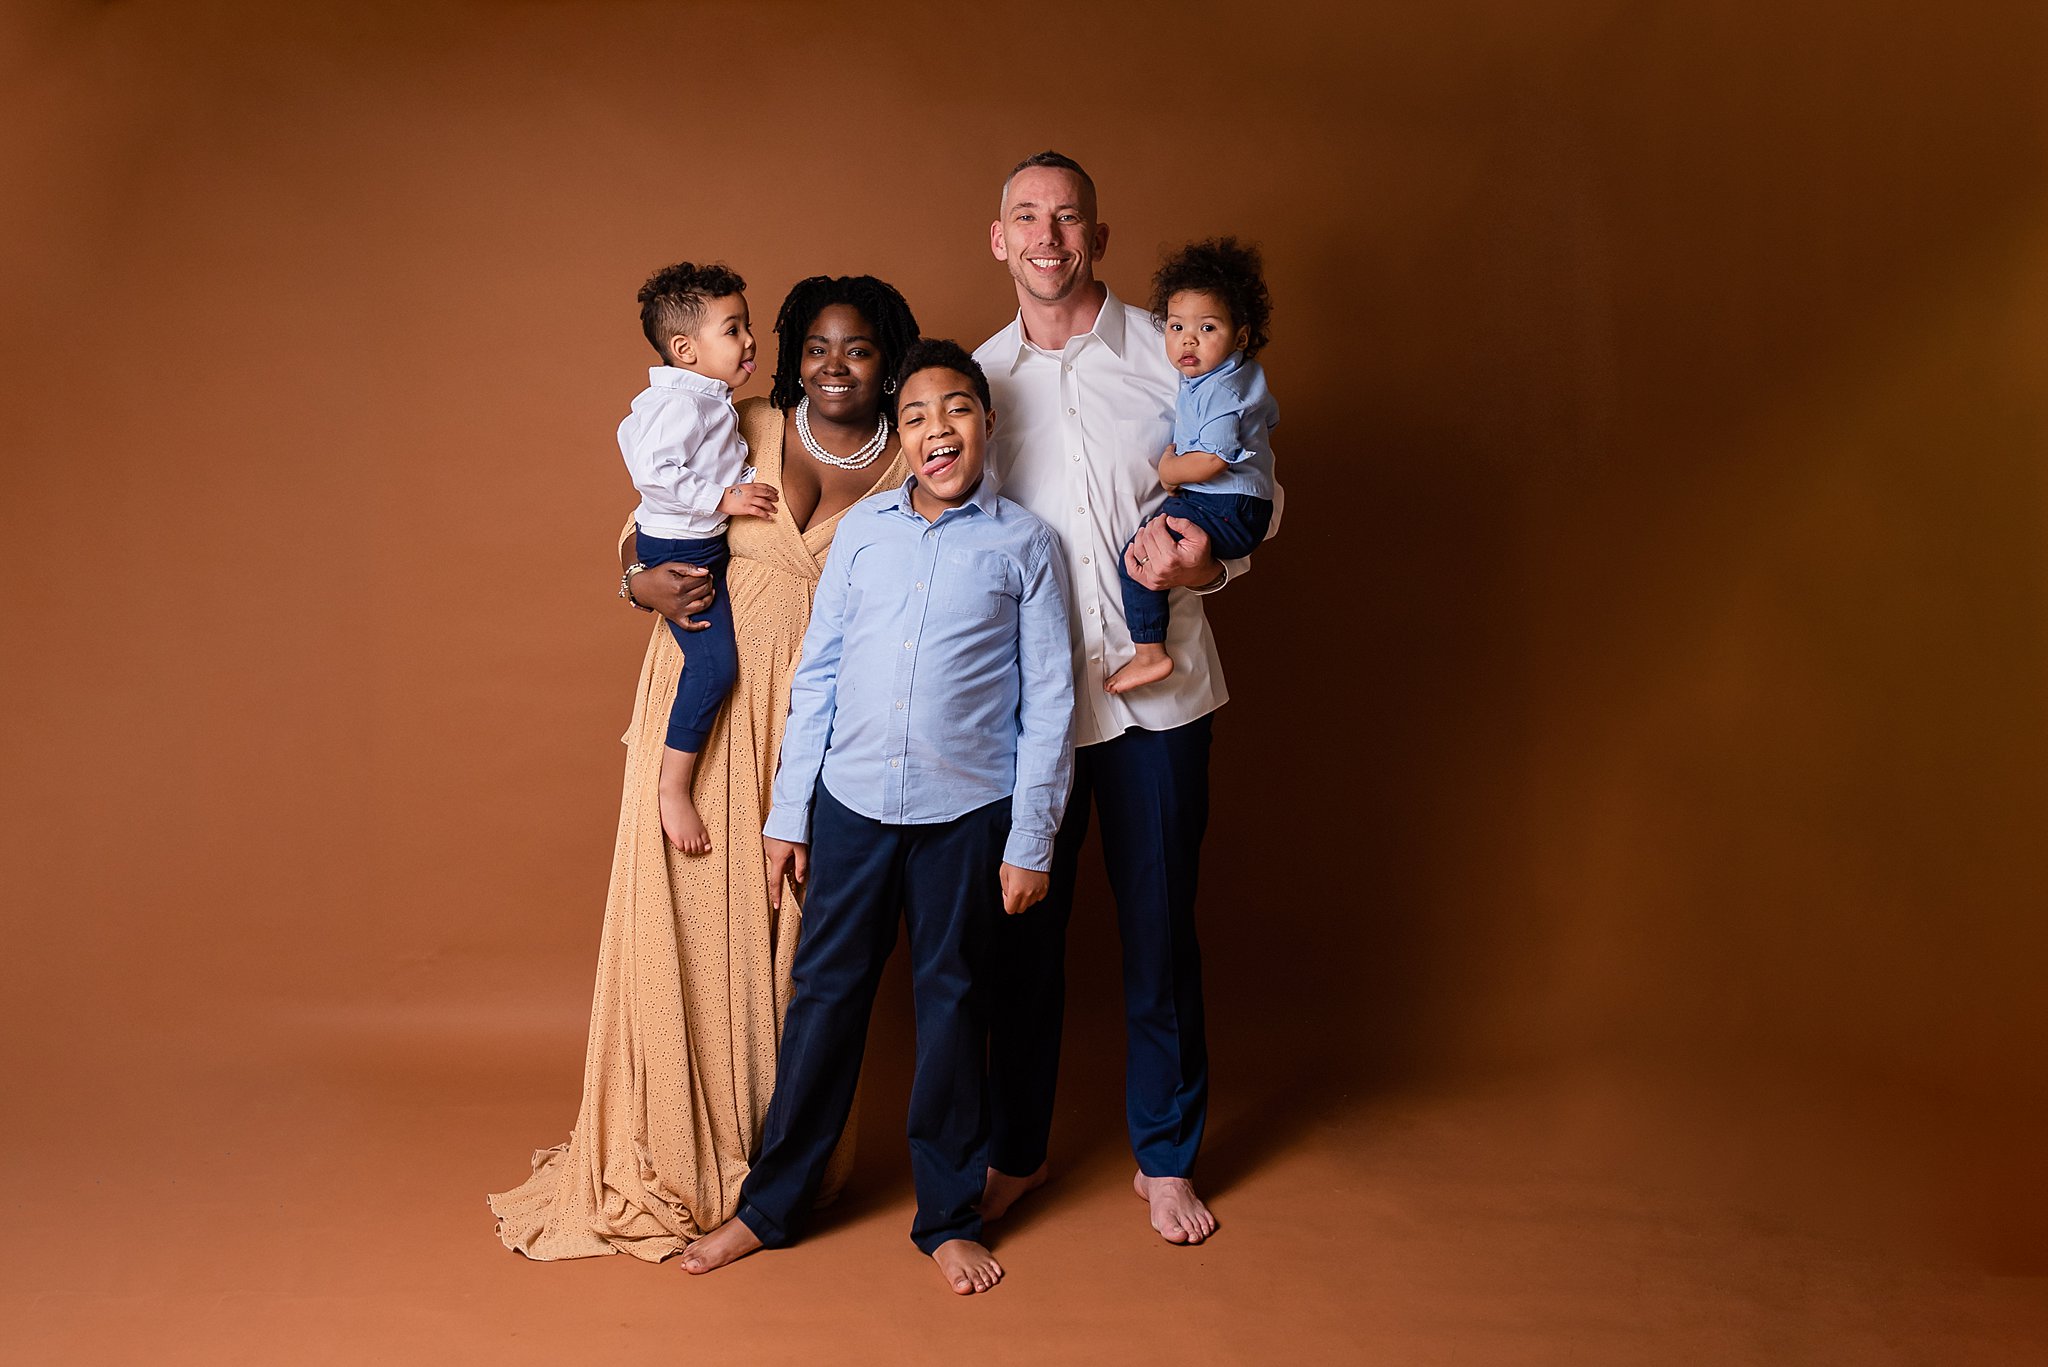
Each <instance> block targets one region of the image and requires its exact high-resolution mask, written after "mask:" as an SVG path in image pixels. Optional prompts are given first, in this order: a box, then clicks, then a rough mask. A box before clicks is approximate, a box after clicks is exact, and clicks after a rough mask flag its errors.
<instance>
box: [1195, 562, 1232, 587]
mask: <svg viewBox="0 0 2048 1367" xmlns="http://www.w3.org/2000/svg"><path fill="white" fill-rule="evenodd" d="M1229 582H1230V562H1229V561H1228V560H1219V561H1217V562H1216V577H1215V578H1214V579H1211V580H1210V581H1209V582H1208V583H1206V584H1202V585H1199V586H1198V587H1195V588H1192V589H1189V590H1188V592H1189V593H1194V594H1203V593H1214V592H1216V590H1218V589H1220V588H1222V587H1223V586H1224V585H1225V584H1228V583H1229Z"/></svg>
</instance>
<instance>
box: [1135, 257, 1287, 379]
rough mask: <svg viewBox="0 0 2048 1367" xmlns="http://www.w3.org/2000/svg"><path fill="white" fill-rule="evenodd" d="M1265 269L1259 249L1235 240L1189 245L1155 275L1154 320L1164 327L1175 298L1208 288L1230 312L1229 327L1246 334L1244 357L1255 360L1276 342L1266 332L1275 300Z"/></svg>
mask: <svg viewBox="0 0 2048 1367" xmlns="http://www.w3.org/2000/svg"><path fill="white" fill-rule="evenodd" d="M1265 269H1266V268H1265V263H1264V262H1263V261H1261V260H1260V259H1259V249H1258V248H1257V247H1254V246H1252V245H1250V244H1249V243H1245V242H1239V241H1238V240H1237V239H1236V238H1234V237H1212V238H1210V239H1208V240H1207V241H1206V242H1190V243H1188V245H1187V246H1185V247H1182V248H1181V249H1180V250H1179V251H1177V252H1175V253H1173V254H1172V255H1171V256H1169V257H1167V258H1166V260H1165V261H1164V262H1163V263H1161V265H1160V267H1159V273H1158V274H1157V275H1154V276H1153V277H1152V316H1153V317H1154V318H1155V319H1157V320H1158V321H1159V322H1160V323H1161V324H1162V325H1163V324H1164V323H1165V322H1166V306H1167V305H1168V304H1169V303H1171V302H1172V300H1173V296H1174V295H1176V294H1179V293H1180V292H1181V291H1182V290H1206V291H1208V292H1209V293H1211V294H1213V295H1215V296H1217V297H1218V298H1219V299H1221V300H1222V301H1223V303H1224V306H1225V307H1227V308H1228V309H1229V310H1230V321H1231V324H1232V325H1233V326H1235V327H1241V328H1243V329H1244V330H1245V344H1244V354H1245V355H1246V356H1247V357H1252V356H1256V355H1258V354H1259V351H1260V350H1261V349H1262V348H1263V347H1264V346H1265V345H1266V343H1267V342H1269V341H1271V340H1272V338H1271V337H1270V336H1269V335H1268V334H1267V332H1266V324H1267V323H1269V322H1271V321H1272V318H1273V298H1272V296H1271V295H1270V294H1268V293H1267V292H1266V275H1265Z"/></svg>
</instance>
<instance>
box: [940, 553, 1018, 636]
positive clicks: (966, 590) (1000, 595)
mask: <svg viewBox="0 0 2048 1367" xmlns="http://www.w3.org/2000/svg"><path fill="white" fill-rule="evenodd" d="M1013 577H1014V576H1013V575H1012V573H1011V569H1010V561H1009V557H1007V556H1005V555H1001V554H999V553H998V552H995V551H974V550H958V551H951V550H949V551H945V552H943V553H942V554H941V555H940V557H939V566H938V580H939V582H938V585H937V590H936V592H934V593H933V594H932V606H933V607H934V608H936V609H938V610H939V611H941V612H944V613H946V614H947V615H949V616H953V617H972V618H976V619H979V620H988V619H991V618H995V617H1000V616H1002V615H1003V613H1004V610H1005V609H1006V608H1007V607H1011V606H1013V605H1014V604H1015V603H1016V601H1017V595H1018V593H1019V591H1020V589H1021V585H1018V586H1013V584H1012V579H1013Z"/></svg>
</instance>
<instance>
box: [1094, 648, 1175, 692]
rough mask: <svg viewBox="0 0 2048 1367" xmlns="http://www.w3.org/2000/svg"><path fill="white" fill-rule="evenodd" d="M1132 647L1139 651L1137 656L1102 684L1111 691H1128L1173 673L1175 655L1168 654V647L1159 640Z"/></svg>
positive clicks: (1156, 681) (1155, 681) (1153, 682)
mask: <svg viewBox="0 0 2048 1367" xmlns="http://www.w3.org/2000/svg"><path fill="white" fill-rule="evenodd" d="M1131 649H1133V650H1135V651H1137V652H1138V654H1137V658H1135V659H1133V660H1132V661H1131V662H1130V663H1129V664H1127V665H1125V666H1124V667H1123V668H1122V669H1119V670H1118V671H1117V672H1116V673H1114V674H1112V675H1110V676H1109V678H1108V680H1107V681H1106V682H1105V683H1104V684H1103V685H1102V686H1103V687H1104V688H1105V689H1107V690H1108V691H1110V692H1111V693H1128V692H1130V691H1131V690H1132V689H1134V688H1143V687H1144V686H1145V685H1146V684H1155V683H1158V682H1159V681H1160V680H1161V679H1163V678H1165V677H1166V676H1167V675H1169V674H1171V673H1173V656H1171V655H1168V654H1167V653H1166V647H1165V646H1163V645H1160V644H1159V643H1158V642H1157V641H1147V642H1145V643H1143V644H1141V645H1133V646H1132V647H1131Z"/></svg>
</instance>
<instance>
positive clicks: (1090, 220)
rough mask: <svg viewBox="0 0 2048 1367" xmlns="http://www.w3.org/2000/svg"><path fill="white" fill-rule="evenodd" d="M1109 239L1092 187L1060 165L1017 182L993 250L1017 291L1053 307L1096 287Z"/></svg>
mask: <svg viewBox="0 0 2048 1367" xmlns="http://www.w3.org/2000/svg"><path fill="white" fill-rule="evenodd" d="M1108 240H1109V229H1108V228H1107V227H1106V226H1104V225H1103V224H1100V223H1097V222H1096V221H1095V196H1094V195H1093V194H1091V193H1089V190H1088V186H1087V183H1086V182H1085V181H1083V180H1082V179H1081V178H1080V177H1079V176H1077V175H1075V174H1074V173H1073V172H1072V171H1068V170H1065V169H1063V168H1061V167H1057V166H1027V167H1026V168H1024V169H1023V170H1022V171H1019V172H1018V173H1017V174H1016V175H1015V176H1013V177H1011V178H1010V183H1009V184H1008V185H1007V186H1005V187H1004V189H1003V212H1002V217H1001V218H999V219H997V220H996V222H995V224H994V225H993V227H992V229H991V231H990V233H989V247H990V250H992V251H993V252H994V253H995V255H996V260H998V261H1001V262H1003V263H1004V264H1005V265H1007V266H1008V267H1009V268H1010V278H1011V279H1012V280H1015V281H1016V282H1017V288H1018V289H1020V290H1022V291H1023V292H1025V293H1026V294H1029V295H1030V296H1031V297H1032V298H1034V299H1037V300H1039V301H1041V302H1043V303H1047V304H1056V303H1058V302H1059V301H1060V300H1062V299H1065V298H1067V297H1069V296H1070V295H1072V294H1074V293H1075V292H1076V291H1077V290H1079V291H1085V290H1086V289H1088V287H1089V286H1091V285H1093V284H1094V283H1095V262H1096V261H1097V259H1098V258H1100V257H1101V255H1102V252H1103V248H1104V247H1105V246H1106V245H1107V244H1108Z"/></svg>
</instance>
